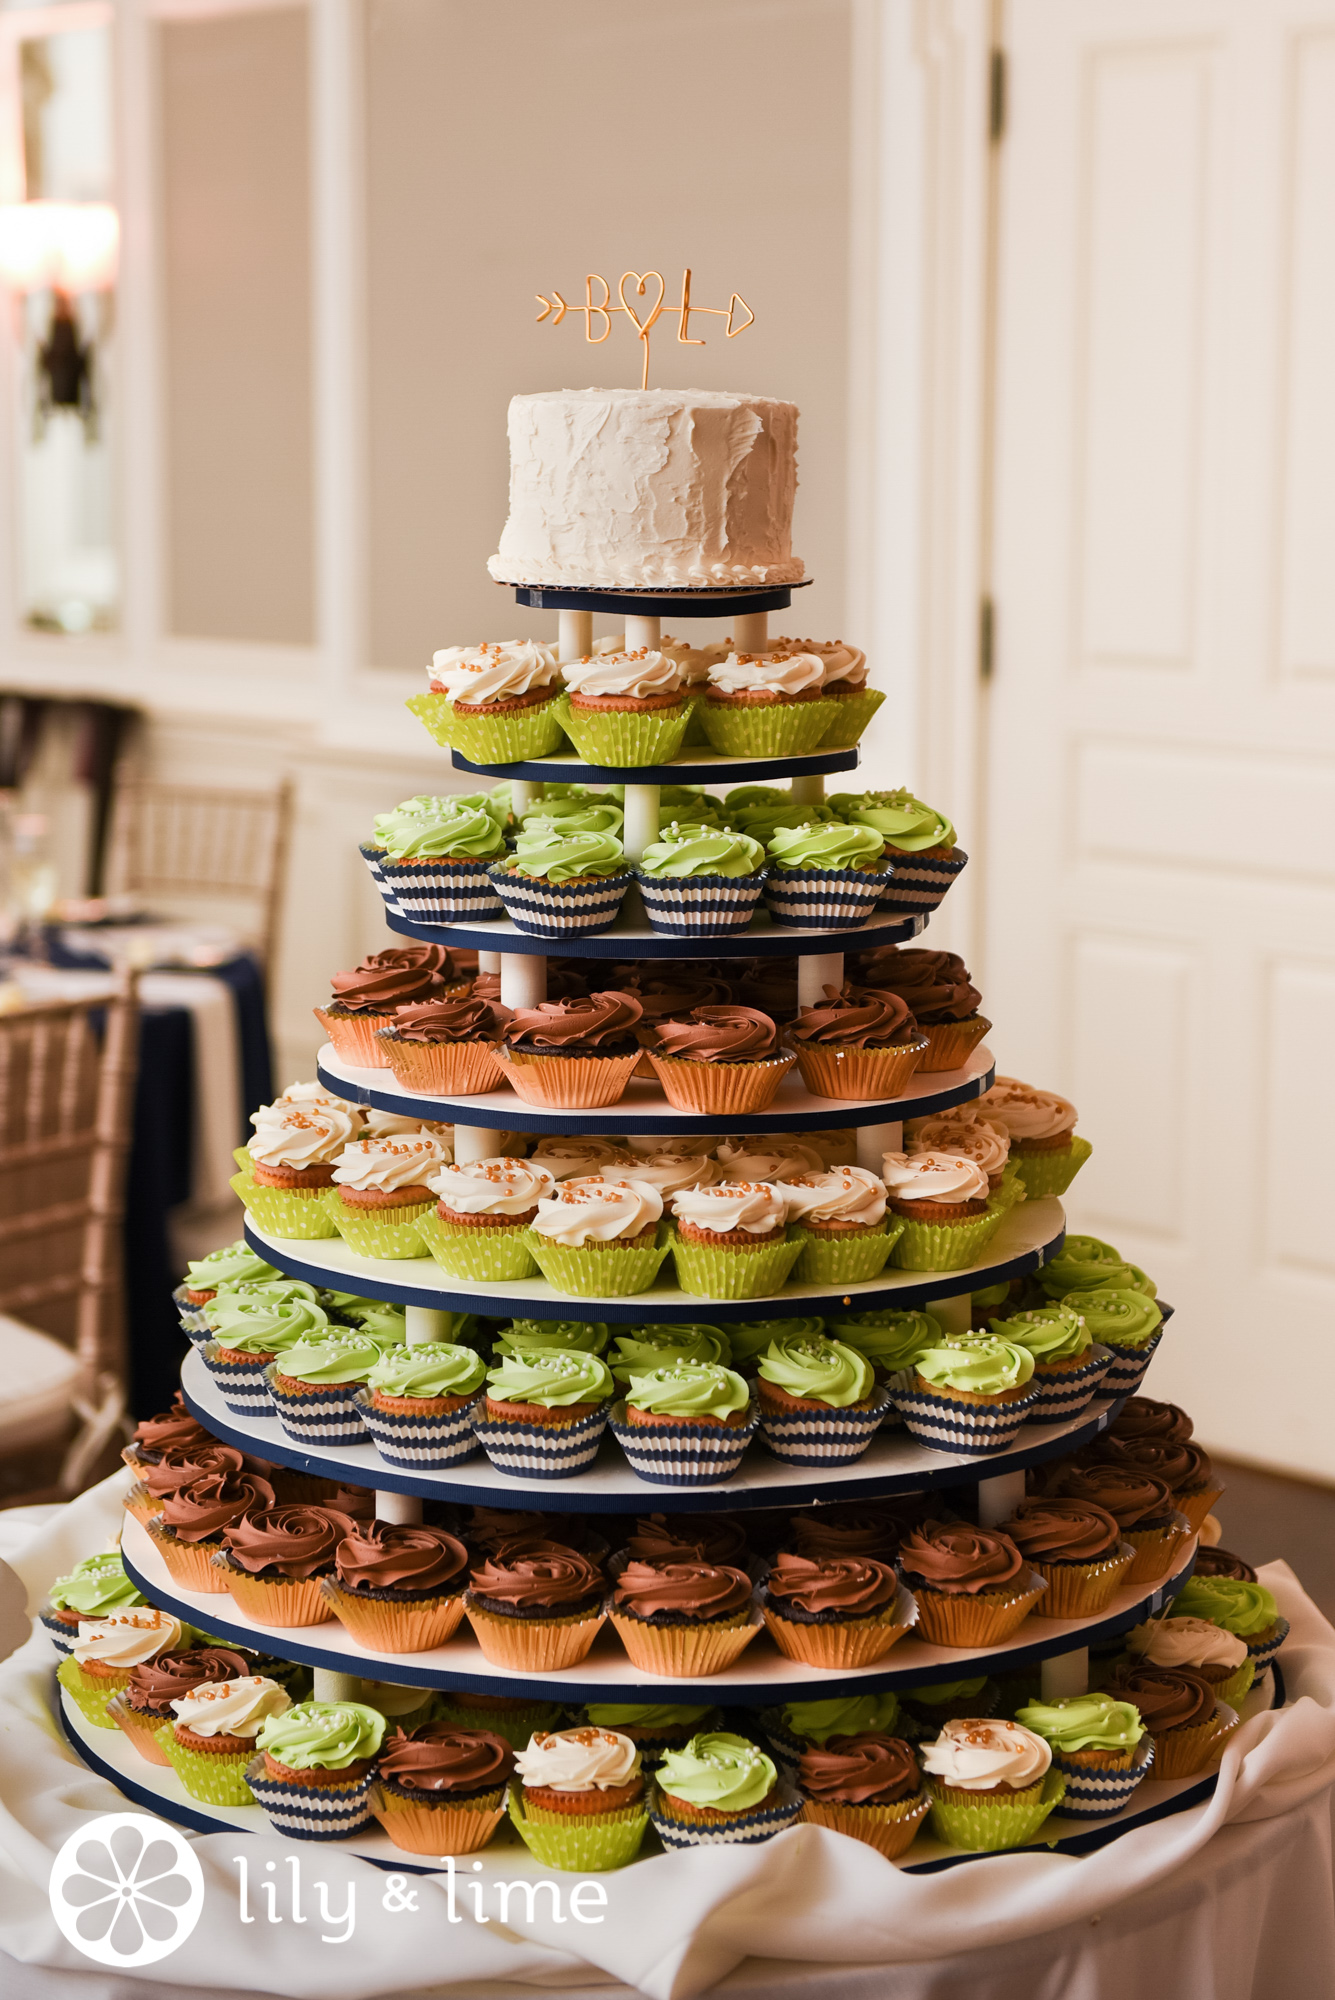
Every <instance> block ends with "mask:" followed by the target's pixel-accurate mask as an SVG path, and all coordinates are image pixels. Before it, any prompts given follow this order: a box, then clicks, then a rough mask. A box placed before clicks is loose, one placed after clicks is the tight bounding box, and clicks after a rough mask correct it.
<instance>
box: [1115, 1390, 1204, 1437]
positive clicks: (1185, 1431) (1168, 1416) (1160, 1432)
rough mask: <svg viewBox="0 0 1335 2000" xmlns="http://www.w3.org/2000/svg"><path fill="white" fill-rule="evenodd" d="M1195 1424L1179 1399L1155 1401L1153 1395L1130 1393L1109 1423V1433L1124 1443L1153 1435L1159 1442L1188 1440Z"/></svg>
mask: <svg viewBox="0 0 1335 2000" xmlns="http://www.w3.org/2000/svg"><path fill="white" fill-rule="evenodd" d="M1193 1428H1194V1426H1193V1424H1192V1421H1191V1418H1190V1417H1189V1416H1188V1415H1187V1413H1186V1411H1185V1410H1181V1409H1179V1408H1178V1406H1177V1404H1176V1403H1156V1402H1155V1401H1154V1399H1153V1397H1151V1396H1128V1398H1127V1400H1126V1401H1125V1403H1123V1405H1122V1407H1121V1409H1120V1410H1119V1411H1118V1413H1117V1415H1116V1416H1115V1417H1114V1418H1113V1420H1112V1422H1111V1423H1110V1424H1109V1426H1108V1430H1107V1435H1108V1436H1109V1437H1114V1438H1118V1439H1120V1440H1121V1442H1122V1443H1124V1444H1139V1443H1140V1441H1141V1439H1142V1438H1152V1439H1153V1440H1154V1442H1155V1443H1156V1444H1186V1443H1188V1442H1189V1440H1190V1438H1191V1433H1192V1430H1193Z"/></svg>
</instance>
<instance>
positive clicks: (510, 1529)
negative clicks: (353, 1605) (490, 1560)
mask: <svg viewBox="0 0 1335 2000" xmlns="http://www.w3.org/2000/svg"><path fill="white" fill-rule="evenodd" d="M604 1518H605V1517H604ZM459 1532H460V1534H461V1535H462V1536H463V1537H464V1540H465V1541H466V1542H467V1543H468V1545H469V1547H470V1548H473V1549H482V1550H483V1551H484V1552H485V1553H486V1554H487V1555H498V1554H499V1553H500V1552H501V1550H502V1549H506V1548H509V1547H511V1546H512V1545H513V1544H514V1543H516V1542H520V1541H525V1542H532V1541H539V1542H552V1541H556V1542H560V1544H561V1546H562V1548H567V1549H578V1550H579V1553H580V1554H581V1555H582V1556H587V1557H588V1558H589V1561H590V1562H595V1563H601V1562H603V1561H604V1560H605V1558H606V1556H607V1553H608V1548H609V1543H608V1540H607V1537H606V1536H605V1535H604V1534H603V1532H602V1529H601V1527H600V1526H599V1516H597V1515H588V1514H563V1513H555V1512H553V1511H552V1510H551V1509H549V1508H546V1507H544V1508H542V1509H541V1511H539V1510H538V1509H537V1508H528V1507H469V1508H468V1509H467V1510H466V1512H465V1513H464V1515H463V1519H462V1520H461V1521H460V1522H459Z"/></svg>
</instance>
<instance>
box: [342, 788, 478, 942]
mask: <svg viewBox="0 0 1335 2000" xmlns="http://www.w3.org/2000/svg"><path fill="white" fill-rule="evenodd" d="M504 852H505V834H504V831H503V829H502V826H501V823H500V821H499V820H498V819H497V818H496V815H495V814H494V813H492V812H489V811H488V810H487V808H486V807H485V806H483V805H480V804H475V803H473V802H471V801H469V800H466V799H462V798H458V797H455V798H432V797H429V796H427V795H425V794H422V795H420V796H419V797H417V798H415V799H405V800H404V802H403V804H402V805H398V806H396V807H395V808H394V810H393V812H388V813H380V814H379V815H378V816H377V818H376V822H375V833H374V836H373V838H372V839H371V840H369V841H364V842H363V843H362V849H361V853H362V859H363V860H364V861H365V863H366V865H367V867H368V868H369V869H370V871H371V874H372V877H373V878H374V880H375V884H376V887H377V888H378V889H379V891H380V893H381V895H382V896H383V897H384V899H385V903H386V905H387V906H388V908H389V909H390V910H395V911H399V912H401V913H402V914H403V915H404V916H405V917H411V918H413V919H414V921H415V922H417V923H426V924H466V923H478V922H480V921H484V920H485V919H486V918H488V917H499V916H502V915H503V914H504V911H503V907H502V904H501V899H500V897H499V896H498V895H497V894H496V891H495V890H494V889H493V887H492V885H491V883H490V882H489V881H488V879H487V867H488V864H489V863H490V862H492V861H495V860H496V859H497V858H498V856H500V855H502V854H504Z"/></svg>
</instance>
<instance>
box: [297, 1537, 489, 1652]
mask: <svg viewBox="0 0 1335 2000" xmlns="http://www.w3.org/2000/svg"><path fill="white" fill-rule="evenodd" d="M467 1582H468V1551H467V1549H466V1548H465V1547H464V1545H463V1543H462V1542H460V1541H456V1539H455V1537H454V1536H453V1535H450V1534H447V1533H446V1531H445V1529H444V1528H429V1527H425V1526H423V1525H416V1526H414V1525H403V1526H401V1525H399V1524H398V1523H397V1522H393V1521H369V1522H359V1523H355V1524H350V1525H349V1530H348V1533H347V1534H346V1535H345V1536H344V1537H343V1539H342V1541H340V1542H339V1543H338V1544H337V1546H336V1548H335V1550H334V1574H333V1576H327V1577H325V1578H324V1579H323V1580H322V1582H321V1585H320V1589H321V1592H322V1594H323V1596H324V1597H325V1598H326V1599H327V1600H328V1603H329V1606H330V1609H331V1610H332V1611H333V1614H334V1616H335V1617H336V1618H337V1619H338V1621H339V1623H340V1624H341V1625H342V1626H343V1628H344V1630H345V1631H347V1632H350V1633H351V1634H352V1636H353V1638H354V1639H355V1640H356V1641H357V1643H358V1645H359V1646H362V1647H364V1648H365V1650H366V1651H367V1652H368V1653H424V1652H428V1651H429V1650H430V1649H431V1648H432V1647H434V1646H443V1645H444V1644H445V1641H446V1640H447V1639H448V1638H449V1637H450V1636H451V1634H452V1633H453V1632H454V1631H455V1629H456V1628H457V1627H458V1626H459V1625H460V1624H461V1623H462V1621H463V1615H464V1589H465V1587H466V1585H467Z"/></svg>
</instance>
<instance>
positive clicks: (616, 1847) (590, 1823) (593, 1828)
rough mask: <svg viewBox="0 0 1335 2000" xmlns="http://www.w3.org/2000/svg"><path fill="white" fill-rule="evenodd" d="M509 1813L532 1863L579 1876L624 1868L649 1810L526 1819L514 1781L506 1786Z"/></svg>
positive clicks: (628, 1808)
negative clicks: (508, 1789)
mask: <svg viewBox="0 0 1335 2000" xmlns="http://www.w3.org/2000/svg"><path fill="white" fill-rule="evenodd" d="M509 1811H510V1823H511V1825H512V1826H513V1827H514V1829H515V1832H516V1833H517V1834H518V1835H519V1838H520V1839H521V1840H522V1841H523V1843H524V1845H525V1847H526V1848H527V1849H528V1851H529V1853H530V1854H531V1855H532V1856H533V1857H534V1859H535V1860H536V1861H541V1862H542V1864H543V1866H544V1867H547V1868H560V1869H563V1870H565V1871H566V1872H567V1873H570V1874H578V1875H584V1874H589V1875H598V1874H603V1873H605V1872H606V1871H607V1870H609V1869H612V1868H624V1867H625V1866H626V1864H627V1862H629V1861H633V1860H634V1859H635V1857H636V1855H637V1854H638V1853H639V1851H640V1843H641V1842H642V1841H643V1839H644V1836H645V1832H646V1829H647V1828H648V1825H649V1815H648V1813H647V1812H645V1811H644V1810H643V1809H642V1808H641V1807H638V1806H625V1807H623V1808H622V1809H621V1810H620V1811H619V1812H610V1813H561V1814H559V1815H558V1814H555V1813H553V1814H552V1815H551V1817H550V1818H546V1817H544V1818H541V1819H537V1818H530V1816H529V1814H528V1812H527V1810H526V1808H525V1804H524V1795H523V1792H522V1791H521V1790H520V1788H519V1786H518V1785H512V1786H511V1787H510V1805H509Z"/></svg>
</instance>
